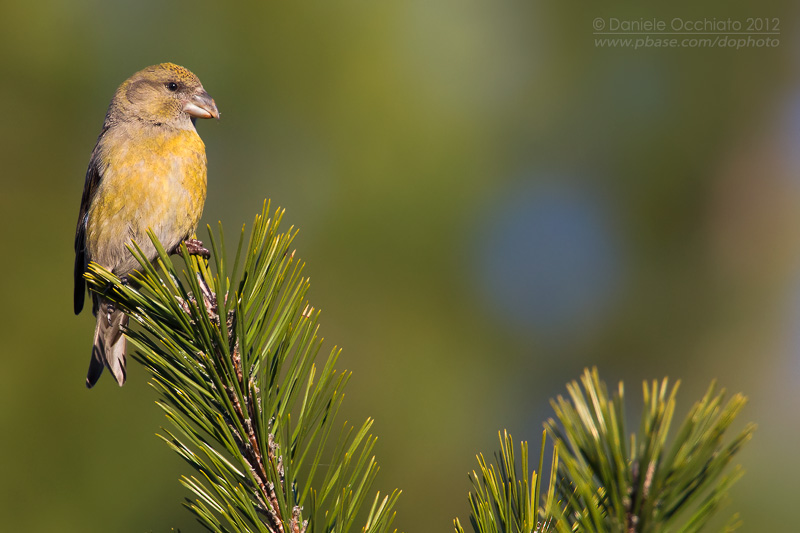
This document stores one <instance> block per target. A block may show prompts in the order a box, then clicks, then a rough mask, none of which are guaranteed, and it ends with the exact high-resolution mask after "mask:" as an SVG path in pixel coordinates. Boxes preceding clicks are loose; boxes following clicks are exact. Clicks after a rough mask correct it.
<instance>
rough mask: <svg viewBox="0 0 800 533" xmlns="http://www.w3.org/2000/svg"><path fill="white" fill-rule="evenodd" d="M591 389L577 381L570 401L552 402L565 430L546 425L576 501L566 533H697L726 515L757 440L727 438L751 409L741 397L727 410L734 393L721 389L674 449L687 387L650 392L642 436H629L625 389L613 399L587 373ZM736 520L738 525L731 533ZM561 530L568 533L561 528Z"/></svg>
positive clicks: (688, 423)
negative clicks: (676, 417)
mask: <svg viewBox="0 0 800 533" xmlns="http://www.w3.org/2000/svg"><path fill="white" fill-rule="evenodd" d="M581 384H582V385H583V388H581V386H580V385H579V384H578V383H577V382H572V383H571V384H570V385H568V387H567V389H568V392H569V395H570V400H567V399H564V398H563V397H561V396H559V397H558V398H557V399H556V400H555V401H553V402H552V404H553V408H554V410H555V412H556V417H557V418H558V420H559V422H560V425H558V424H556V422H555V421H554V420H552V419H550V420H549V421H548V422H547V424H546V426H547V430H548V431H549V432H550V434H551V436H553V438H554V441H555V442H556V445H557V446H558V447H559V457H560V459H561V465H560V469H559V473H560V475H561V476H562V477H563V478H564V479H565V480H566V481H568V486H566V485H563V484H562V485H561V486H562V497H564V498H565V499H566V500H568V501H569V506H568V511H569V512H568V514H567V515H565V516H561V517H560V518H561V519H562V520H560V525H565V524H564V520H566V521H567V522H568V523H569V524H570V528H566V529H563V530H564V531H571V530H575V528H576V529H577V530H578V531H598V532H601V531H614V532H616V531H619V532H626V533H638V532H642V533H645V532H661V531H677V532H695V531H700V530H701V529H702V528H703V527H705V526H706V525H707V524H708V522H709V520H710V519H711V517H712V516H714V514H715V512H716V511H718V510H719V507H720V504H721V503H722V501H723V500H724V498H725V496H726V494H727V492H728V489H729V488H730V486H731V485H732V484H733V483H734V482H735V481H736V480H738V479H739V477H740V476H741V474H742V472H741V469H740V468H739V467H736V468H734V469H733V470H731V471H727V467H728V466H729V464H730V462H731V460H732V459H733V457H734V455H736V453H737V452H738V451H739V450H740V449H741V447H742V446H743V445H744V443H745V442H747V441H748V440H750V438H751V437H752V434H753V431H754V430H755V426H754V425H753V424H749V425H747V426H746V427H745V429H744V430H743V431H742V432H740V433H739V434H738V435H737V436H736V437H734V438H733V440H732V441H730V442H729V443H727V444H725V443H723V438H724V436H725V433H726V431H727V430H728V429H729V428H730V426H731V424H732V422H733V420H734V418H735V417H736V416H737V415H738V414H739V412H740V411H741V410H742V408H743V407H744V405H745V403H746V399H745V398H744V396H742V395H740V394H737V395H734V396H733V398H731V400H730V401H729V402H728V403H727V404H726V405H724V406H723V400H724V396H725V391H724V390H723V391H721V392H719V393H716V392H715V390H716V388H715V385H714V384H713V383H712V384H711V386H710V387H709V389H708V392H707V393H706V395H705V396H704V397H703V399H701V400H700V401H699V402H697V403H696V404H695V406H694V407H693V408H692V410H691V411H690V413H689V415H688V416H687V418H686V420H685V421H684V422H683V424H682V426H681V428H680V429H679V430H678V433H677V435H676V436H675V437H674V438H673V439H672V444H671V446H669V447H668V446H667V442H668V433H669V429H670V426H671V422H672V418H673V414H674V411H675V397H676V395H677V390H678V385H677V384H676V385H675V386H673V387H672V388H671V389H669V387H668V381H667V380H666V379H664V380H663V381H662V382H661V383H660V384H659V383H656V382H655V381H654V382H653V383H652V384H651V385H650V386H648V385H647V383H645V384H644V387H643V388H644V410H643V412H642V419H641V424H640V427H639V432H638V437H637V436H635V435H630V440H628V436H627V431H626V429H625V412H624V388H623V385H622V383H620V384H619V386H618V389H617V392H616V394H615V395H614V396H613V398H612V397H609V395H608V391H607V389H606V385H605V383H603V382H602V381H600V378H599V376H598V373H597V369H593V370H592V371H589V370H586V371H585V372H584V375H583V377H582V379H581ZM735 521H736V517H734V518H733V519H732V521H731V522H729V526H728V529H727V530H729V531H730V530H732V528H733V527H734V525H735V524H734V522H735ZM559 530H562V528H561V527H560V528H559Z"/></svg>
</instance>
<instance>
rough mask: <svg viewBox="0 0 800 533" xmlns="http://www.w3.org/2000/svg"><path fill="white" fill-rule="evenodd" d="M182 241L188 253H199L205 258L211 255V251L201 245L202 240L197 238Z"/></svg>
mask: <svg viewBox="0 0 800 533" xmlns="http://www.w3.org/2000/svg"><path fill="white" fill-rule="evenodd" d="M183 243H184V244H185V245H186V249H187V250H188V251H189V255H199V256H202V257H204V258H206V259H208V258H209V257H211V252H209V251H208V249H207V248H205V247H204V246H203V241H201V240H198V239H186V240H185V241H183ZM176 251H177V249H176Z"/></svg>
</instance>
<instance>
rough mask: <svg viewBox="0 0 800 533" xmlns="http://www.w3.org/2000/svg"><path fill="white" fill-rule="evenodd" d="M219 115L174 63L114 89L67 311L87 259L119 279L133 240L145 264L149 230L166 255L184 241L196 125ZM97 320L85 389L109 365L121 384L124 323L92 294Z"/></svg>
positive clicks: (198, 176)
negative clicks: (72, 292)
mask: <svg viewBox="0 0 800 533" xmlns="http://www.w3.org/2000/svg"><path fill="white" fill-rule="evenodd" d="M210 117H217V118H218V117H219V113H218V111H217V108H216V104H215V103H214V100H213V99H212V98H211V97H210V96H209V95H208V93H206V92H205V90H204V89H203V86H202V85H201V84H200V80H198V79H197V77H196V76H195V75H194V74H192V73H191V72H189V71H188V70H186V69H184V68H183V67H179V66H177V65H174V64H172V63H163V64H161V65H155V66H153V67H148V68H146V69H144V70H142V71H140V72H137V73H136V74H134V75H133V76H132V77H131V78H130V79H128V80H126V81H125V82H124V83H123V84H122V85H120V87H119V88H118V89H117V91H116V93H115V95H114V98H113V99H112V101H111V105H110V106H109V109H108V113H107V114H106V119H105V123H104V124H103V131H102V132H101V134H100V137H99V138H98V140H97V144H96V146H95V148H94V151H93V152H92V157H91V160H90V162H89V170H88V171H87V174H86V184H85V186H84V191H83V199H82V202H81V210H80V214H79V217H78V228H77V231H76V236H75V312H76V313H78V312H80V310H81V309H82V307H83V300H84V293H85V283H84V281H83V273H84V272H85V270H86V266H87V265H88V263H89V261H95V262H97V263H99V264H101V265H103V266H105V267H106V268H109V269H110V270H112V271H113V272H114V273H115V274H117V275H118V276H121V277H122V276H126V275H127V274H129V273H130V272H132V271H133V270H134V269H135V268H136V266H137V265H138V263H137V262H136V260H135V259H134V258H133V256H132V255H131V254H130V252H129V251H128V250H127V247H126V246H127V245H130V243H131V242H132V241H135V242H136V243H137V244H138V245H139V246H140V247H141V248H142V250H143V251H144V252H145V255H147V256H148V257H149V258H150V259H151V260H152V259H155V257H156V251H155V248H154V247H153V246H152V244H151V243H150V240H149V239H148V238H147V235H146V233H147V230H148V229H152V230H153V231H154V232H155V234H156V236H157V237H158V239H159V241H160V242H161V243H162V244H163V245H164V247H165V248H166V249H167V250H170V251H173V250H175V249H176V248H177V247H178V246H179V245H180V243H181V242H182V241H184V240H186V239H189V238H191V236H192V235H193V233H194V231H195V229H196V228H197V224H198V222H199V221H200V217H201V215H202V213H203V205H204V203H205V198H206V154H205V145H204V144H203V141H202V140H201V139H200V136H199V135H198V134H197V131H196V130H195V127H194V120H195V119H196V118H210ZM93 303H94V305H93V312H94V313H95V315H96V316H97V327H96V329H95V341H94V347H93V350H92V359H91V364H90V367H89V373H88V376H87V380H86V383H87V386H89V387H91V386H93V385H94V383H95V382H96V381H97V379H98V378H99V377H100V374H101V373H102V370H103V367H108V368H109V369H110V370H111V371H112V373H113V374H114V377H115V378H116V380H117V382H118V383H119V384H120V385H122V384H123V383H124V382H125V339H124V337H122V331H123V330H124V329H125V327H126V326H127V317H126V316H125V315H124V314H123V313H122V312H121V311H119V310H116V309H114V308H113V305H111V304H110V302H108V301H106V300H104V299H103V298H101V297H99V296H97V295H93Z"/></svg>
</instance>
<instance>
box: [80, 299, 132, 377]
mask: <svg viewBox="0 0 800 533" xmlns="http://www.w3.org/2000/svg"><path fill="white" fill-rule="evenodd" d="M127 328H128V315H126V314H125V313H123V312H122V311H121V310H119V309H116V308H115V307H114V305H113V304H112V303H110V302H109V301H107V300H104V299H102V298H101V299H100V302H99V306H98V309H97V326H95V328H94V345H93V346H92V359H91V361H90V362H89V372H88V373H87V374H86V387H88V388H90V389H91V388H92V387H93V386H94V384H95V383H97V380H98V379H100V375H101V374H102V373H103V368H104V367H108V369H109V370H110V371H111V373H112V374H113V375H114V379H116V380H117V383H119V386H120V387H121V386H123V385H124V384H125V376H126V372H127V371H126V368H125V344H126V342H125V336H124V335H123V332H124V331H125V330H126V329H127Z"/></svg>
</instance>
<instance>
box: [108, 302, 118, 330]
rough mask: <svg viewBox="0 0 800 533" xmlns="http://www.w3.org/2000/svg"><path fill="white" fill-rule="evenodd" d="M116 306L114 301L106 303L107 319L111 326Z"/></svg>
mask: <svg viewBox="0 0 800 533" xmlns="http://www.w3.org/2000/svg"><path fill="white" fill-rule="evenodd" d="M115 310H116V308H115V307H114V302H108V304H107V305H106V320H107V321H108V322H107V323H108V325H109V327H110V326H111V315H113V314H114V311H115Z"/></svg>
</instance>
